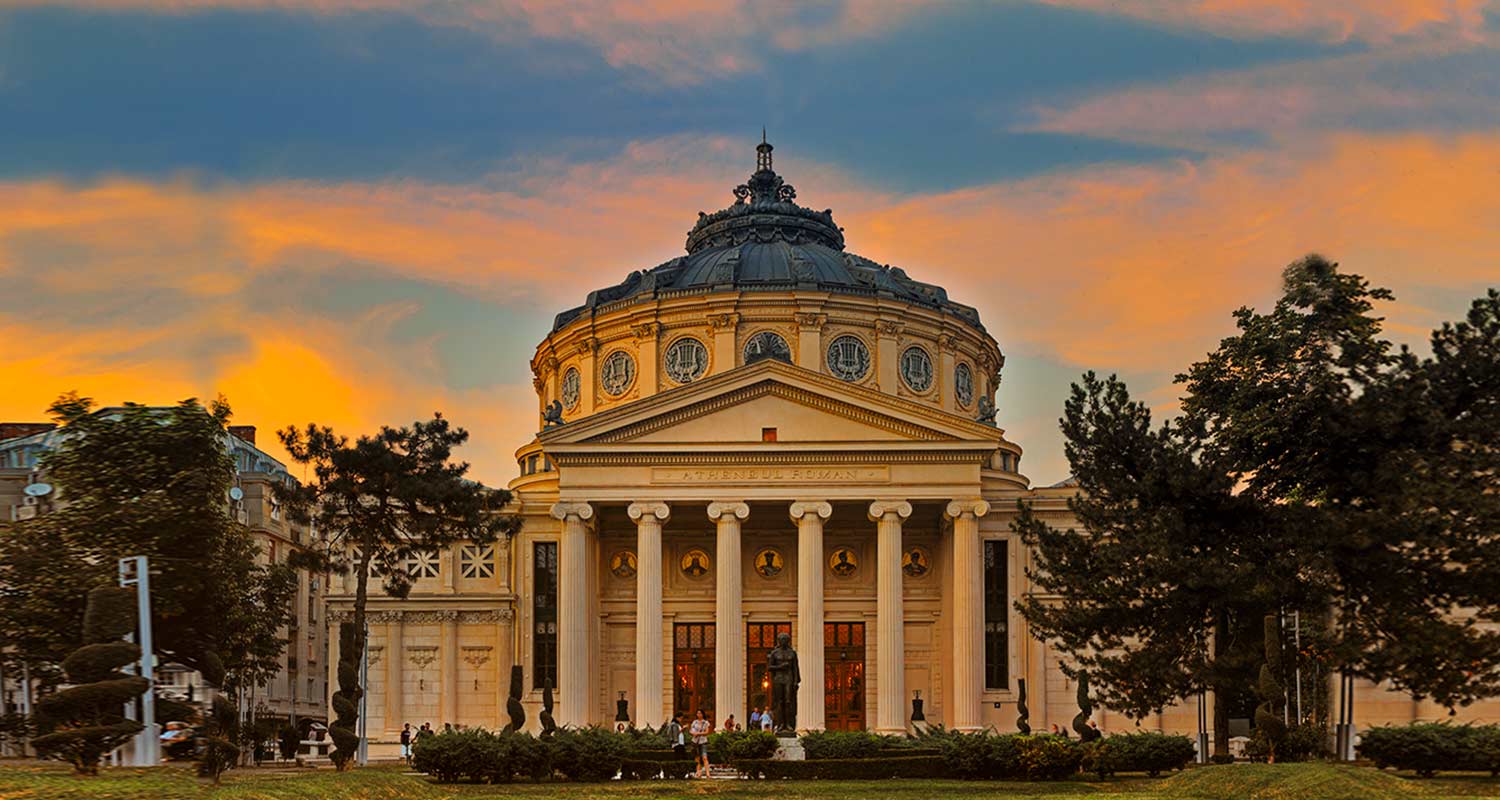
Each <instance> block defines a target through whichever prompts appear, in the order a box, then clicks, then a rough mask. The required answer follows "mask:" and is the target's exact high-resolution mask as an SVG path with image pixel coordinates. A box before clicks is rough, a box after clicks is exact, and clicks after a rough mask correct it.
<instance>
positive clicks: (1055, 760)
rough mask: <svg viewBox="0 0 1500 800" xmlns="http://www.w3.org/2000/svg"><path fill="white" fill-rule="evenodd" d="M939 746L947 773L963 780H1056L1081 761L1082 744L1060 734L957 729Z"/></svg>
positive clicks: (1070, 773)
mask: <svg viewBox="0 0 1500 800" xmlns="http://www.w3.org/2000/svg"><path fill="white" fill-rule="evenodd" d="M941 746H942V750H943V755H942V759H943V762H944V764H945V765H946V766H947V769H948V773H947V774H948V776H950V777H954V778H964V779H966V780H1006V779H1010V780H1016V779H1024V780H1060V779H1062V778H1066V777H1068V776H1069V775H1072V774H1074V773H1076V772H1078V767H1079V765H1080V764H1081V763H1082V761H1083V745H1081V744H1080V743H1079V742H1078V741H1077V740H1075V739H1069V738H1066V737H1063V736H1048V735H1024V734H1018V733H1012V734H1006V735H1003V736H996V735H993V734H989V733H968V734H964V733H959V734H953V735H951V736H948V737H947V738H945V739H944V740H943V742H942V745H941Z"/></svg>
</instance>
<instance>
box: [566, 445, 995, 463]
mask: <svg viewBox="0 0 1500 800" xmlns="http://www.w3.org/2000/svg"><path fill="white" fill-rule="evenodd" d="M993 452H994V448H993V447H989V448H984V449H979V448H975V449H967V448H966V449H963V450H939V451H936V452H933V451H906V450H874V451H872V450H861V451H858V452H852V453H840V452H822V453H812V452H791V453H755V452H734V453H588V454H583V453H567V454H563V453H559V454H555V455H553V456H552V462H553V463H554V464H557V465H558V466H563V467H631V466H679V465H681V466H719V465H725V464H727V465H736V466H739V465H757V466H759V465H778V466H790V465H799V464H869V463H871V462H872V461H878V462H880V463H882V464H886V463H890V464H987V463H989V459H990V454H991V453H993Z"/></svg>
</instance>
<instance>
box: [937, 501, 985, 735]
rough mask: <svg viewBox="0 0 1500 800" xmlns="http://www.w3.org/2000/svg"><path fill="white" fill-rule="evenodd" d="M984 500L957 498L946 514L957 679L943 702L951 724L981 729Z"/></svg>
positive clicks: (954, 673)
mask: <svg viewBox="0 0 1500 800" xmlns="http://www.w3.org/2000/svg"><path fill="white" fill-rule="evenodd" d="M989 510H990V504H989V503H986V502H985V501H983V500H978V499H972V500H954V501H953V502H951V503H949V504H948V508H947V509H946V510H945V511H944V513H945V515H946V516H947V517H948V518H949V519H951V520H953V681H952V682H951V683H950V684H949V686H948V689H947V692H946V696H945V697H944V698H943V707H944V708H947V709H951V711H949V712H948V714H947V716H948V720H949V724H950V725H951V726H952V727H953V728H954V729H955V730H960V731H977V730H980V729H981V728H982V727H983V725H982V724H981V721H980V713H979V695H980V694H981V693H982V692H983V691H984V553H982V552H980V542H979V518H980V517H982V516H984V515H985V514H987V513H989Z"/></svg>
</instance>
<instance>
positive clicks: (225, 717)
mask: <svg viewBox="0 0 1500 800" xmlns="http://www.w3.org/2000/svg"><path fill="white" fill-rule="evenodd" d="M239 727H240V714H239V711H238V709H236V708H235V707H234V703H232V702H230V700H229V698H227V697H225V696H223V695H219V696H218V697H215V698H214V702H213V707H212V710H211V711H210V712H209V715H208V722H207V724H205V725H204V736H205V739H206V741H205V742H204V743H203V753H202V755H201V756H200V757H199V759H198V776H199V777H202V778H212V779H213V782H214V783H215V784H217V783H218V782H219V778H220V776H222V775H223V774H224V773H225V772H226V771H227V770H229V769H231V768H232V767H234V765H235V762H237V761H239V758H240V748H238V747H236V746H235V744H234V743H235V740H237V739H238V738H239Z"/></svg>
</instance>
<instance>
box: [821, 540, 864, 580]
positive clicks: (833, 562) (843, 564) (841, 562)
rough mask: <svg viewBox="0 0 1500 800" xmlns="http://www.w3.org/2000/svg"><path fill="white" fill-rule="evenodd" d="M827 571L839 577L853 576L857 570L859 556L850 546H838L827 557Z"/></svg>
mask: <svg viewBox="0 0 1500 800" xmlns="http://www.w3.org/2000/svg"><path fill="white" fill-rule="evenodd" d="M828 571H829V572H832V573H833V574H834V575H837V576H838V577H840V578H849V577H853V575H854V573H856V572H858V571H859V557H858V556H856V555H855V554H854V550H853V549H852V548H848V547H840V548H838V549H837V550H834V551H833V555H831V556H829V557H828Z"/></svg>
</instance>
